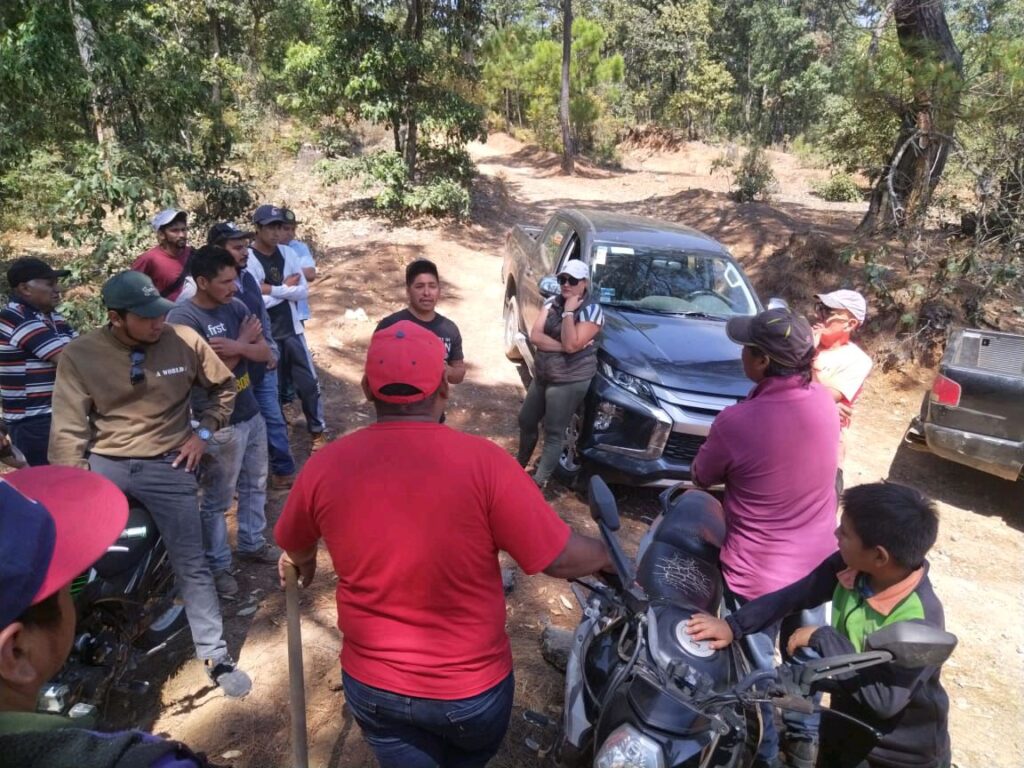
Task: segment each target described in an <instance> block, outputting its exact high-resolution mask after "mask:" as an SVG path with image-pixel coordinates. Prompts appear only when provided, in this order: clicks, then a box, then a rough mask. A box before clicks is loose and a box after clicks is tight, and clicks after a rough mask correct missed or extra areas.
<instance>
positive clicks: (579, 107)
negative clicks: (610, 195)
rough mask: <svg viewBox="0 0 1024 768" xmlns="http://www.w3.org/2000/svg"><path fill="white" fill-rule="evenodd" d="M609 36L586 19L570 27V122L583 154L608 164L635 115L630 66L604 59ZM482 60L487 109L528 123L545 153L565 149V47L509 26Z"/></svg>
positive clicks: (497, 35) (510, 120) (485, 50)
mask: <svg viewBox="0 0 1024 768" xmlns="http://www.w3.org/2000/svg"><path fill="white" fill-rule="evenodd" d="M606 38H607V35H606V32H605V30H604V28H603V27H602V26H601V25H600V24H598V23H597V22H595V21H593V20H591V19H587V18H584V17H582V16H581V17H577V18H576V19H575V20H574V21H573V25H572V52H571V59H570V65H569V66H570V69H569V73H570V82H569V121H570V124H571V128H572V133H573V135H574V137H575V139H576V142H577V145H578V148H579V149H582V150H584V151H592V152H594V154H595V155H597V156H598V157H600V158H603V159H606V160H610V159H613V158H614V152H615V145H616V144H617V143H618V137H619V133H620V132H621V130H622V129H623V127H624V126H625V124H626V121H627V120H628V119H629V118H630V115H631V110H630V108H629V95H628V93H627V90H626V87H625V60H624V59H623V57H622V56H621V55H619V54H612V55H605V54H603V49H604V45H605V41H606ZM483 57H484V63H483V85H484V96H485V99H486V103H487V104H488V106H489V107H490V108H491V109H492V110H494V111H495V112H497V113H499V114H502V115H503V116H504V118H505V120H506V122H507V123H508V124H509V125H513V124H518V125H519V126H523V125H524V124H525V125H528V126H529V128H530V129H531V130H532V131H533V135H534V138H535V140H536V141H537V143H538V144H540V145H541V146H542V147H545V148H546V149H550V150H558V149H560V148H561V143H562V137H561V129H560V126H559V123H558V99H559V93H560V89H561V67H562V46H561V43H560V42H557V41H556V40H555V39H553V38H543V39H542V38H538V37H537V35H536V34H535V33H533V32H532V31H530V30H527V29H525V28H523V27H511V28H508V29H504V30H498V31H497V32H495V33H494V34H493V35H492V36H491V37H489V38H488V39H487V41H486V42H485V43H484V46H483Z"/></svg>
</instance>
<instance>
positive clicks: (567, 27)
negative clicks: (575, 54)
mask: <svg viewBox="0 0 1024 768" xmlns="http://www.w3.org/2000/svg"><path fill="white" fill-rule="evenodd" d="M571 57H572V0H562V92H561V94H560V96H559V99H558V122H559V123H560V124H561V126H562V173H568V174H571V173H572V172H573V170H574V169H575V165H576V164H575V162H574V160H573V146H572V128H571V127H570V125H569V60H570V58H571Z"/></svg>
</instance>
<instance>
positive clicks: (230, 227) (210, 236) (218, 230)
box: [206, 221, 253, 245]
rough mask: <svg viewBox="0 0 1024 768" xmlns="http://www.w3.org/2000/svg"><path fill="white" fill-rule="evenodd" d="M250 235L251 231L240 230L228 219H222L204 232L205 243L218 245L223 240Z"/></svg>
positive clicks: (238, 238)
mask: <svg viewBox="0 0 1024 768" xmlns="http://www.w3.org/2000/svg"><path fill="white" fill-rule="evenodd" d="M252 236H253V233H252V232H246V231H244V230H241V229H239V228H238V227H236V226H235V225H234V224H232V223H231V222H229V221H222V222H221V223H220V224H214V225H213V226H212V227H210V231H209V232H207V233H206V244H207V245H220V244H221V243H223V242H224V241H225V240H243V239H248V238H251V237H252Z"/></svg>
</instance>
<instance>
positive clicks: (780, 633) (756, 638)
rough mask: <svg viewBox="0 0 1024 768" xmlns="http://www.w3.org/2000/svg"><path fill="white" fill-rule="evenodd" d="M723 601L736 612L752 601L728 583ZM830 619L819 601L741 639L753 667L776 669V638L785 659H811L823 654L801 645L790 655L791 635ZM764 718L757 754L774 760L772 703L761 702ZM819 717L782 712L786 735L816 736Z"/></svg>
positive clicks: (794, 737)
mask: <svg viewBox="0 0 1024 768" xmlns="http://www.w3.org/2000/svg"><path fill="white" fill-rule="evenodd" d="M724 602H725V609H726V613H735V612H736V611H738V610H739V609H740V608H741V607H742V606H743V605H744V603H747V602H749V601H748V600H747V599H746V598H745V597H741V596H740V595H737V594H736V593H735V592H733V591H732V590H730V589H729V588H728V587H727V588H726V590H725V601H724ZM827 623H828V622H827V621H826V620H825V606H824V605H819V606H818V607H817V608H812V609H811V610H808V611H800V613H794V614H792V615H790V616H787V617H786V618H784V619H783V620H782V621H780V622H776V623H775V624H772V625H771V626H770V627H766V628H765V629H764V630H763V631H762V632H756V633H754V634H752V635H746V636H745V637H744V638H743V639H742V640H741V641H740V642H741V643H742V644H743V651H744V653H745V654H746V656H747V659H748V660H749V661H750V665H751V667H752V670H761V669H775V644H776V642H778V644H779V647H780V648H781V649H782V661H783V663H787V664H803V663H805V662H807V661H809V660H811V659H818V658H821V657H820V656H819V655H818V654H817V653H816V652H815V651H813V650H811V649H810V648H801V649H800V650H799V651H797V653H796V655H795V656H790V655H789V654H788V653H786V644H787V643H788V642H789V636H790V635H792V634H793V632H794V631H795V630H797V629H799V628H800V627H822V626H825V625H826V624H827ZM814 703H815V704H820V703H821V694H817V695H816V696H815V697H814ZM761 719H762V720H763V721H764V734H763V736H762V737H761V746H760V747H758V750H757V756H758V758H760V759H761V760H764V761H771V760H773V759H774V758H775V756H776V755H778V753H779V732H778V731H777V730H776V728H775V713H774V710H773V708H772V707H771V705H769V704H762V705H761ZM820 721H821V715H820V714H819V713H817V712H816V713H814V714H813V715H806V714H804V713H802V712H787V711H784V712H783V713H782V723H783V725H784V726H785V729H786V735H787V736H788V737H789V738H790V739H791V740H800V739H803V740H806V741H811V740H817V738H818V724H819V722H820Z"/></svg>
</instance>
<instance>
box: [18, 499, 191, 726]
mask: <svg viewBox="0 0 1024 768" xmlns="http://www.w3.org/2000/svg"><path fill="white" fill-rule="evenodd" d="M128 502H129V509H128V522H127V524H126V526H125V529H124V531H122V533H121V535H120V536H119V537H118V539H117V540H116V541H115V542H114V543H113V544H112V545H111V546H110V547H108V548H107V552H106V553H105V554H104V555H103V557H101V558H100V559H99V560H98V561H97V562H96V563H95V564H94V565H93V566H92V568H90V569H89V570H88V571H87V572H86V573H84V574H82V575H80V576H78V577H77V578H76V579H74V580H73V581H72V583H71V594H72V598H73V600H74V603H75V615H76V619H75V640H74V645H73V646H72V649H71V654H70V655H69V657H68V660H67V661H66V662H65V664H64V666H63V667H62V668H61V670H60V672H58V673H57V675H56V677H54V678H53V679H52V680H50V681H49V682H48V683H47V684H46V685H45V686H44V687H43V689H42V691H41V692H40V694H39V699H38V702H37V707H36V708H37V710H38V711H39V712H46V713H50V714H59V715H66V716H69V717H73V718H82V719H83V721H91V720H94V719H95V717H96V715H97V711H98V709H99V707H100V706H101V705H102V703H103V702H104V700H105V699H106V697H107V695H108V694H109V693H110V692H111V691H112V690H123V691H128V692H131V693H144V692H145V691H146V690H148V688H149V684H148V682H146V681H144V680H128V675H129V673H130V672H132V671H134V670H135V669H136V668H137V667H138V666H139V664H140V663H141V662H142V661H143V660H144V659H146V658H149V657H151V656H154V655H156V654H158V653H160V652H161V651H163V650H164V649H166V648H167V645H168V643H170V642H171V640H173V639H174V637H176V636H177V635H178V634H179V633H180V632H181V631H182V630H184V629H185V628H186V627H187V625H188V622H187V619H186V616H185V609H184V606H183V605H182V604H181V602H180V601H179V600H177V599H176V598H177V594H176V590H175V587H174V573H173V571H172V570H171V564H170V562H169V560H168V557H167V551H166V549H165V548H164V544H163V540H162V539H161V537H160V533H159V531H158V530H157V527H156V525H155V524H154V522H153V518H152V516H151V515H150V513H149V511H148V510H147V509H146V507H145V506H143V505H142V504H140V503H139V502H138V501H136V500H134V499H132V498H131V497H129V499H128Z"/></svg>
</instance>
